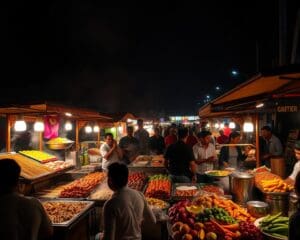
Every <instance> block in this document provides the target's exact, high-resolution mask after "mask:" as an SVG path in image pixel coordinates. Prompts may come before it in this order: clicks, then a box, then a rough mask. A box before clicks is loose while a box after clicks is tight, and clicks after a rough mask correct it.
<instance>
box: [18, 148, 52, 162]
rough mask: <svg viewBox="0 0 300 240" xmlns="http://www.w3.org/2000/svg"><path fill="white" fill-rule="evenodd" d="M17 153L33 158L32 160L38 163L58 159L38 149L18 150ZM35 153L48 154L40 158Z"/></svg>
mask: <svg viewBox="0 0 300 240" xmlns="http://www.w3.org/2000/svg"><path fill="white" fill-rule="evenodd" d="M18 153H19V154H21V155H23V156H25V157H28V158H30V159H33V160H34V161H37V162H38V163H48V162H53V161H56V160H58V159H57V157H56V156H54V155H52V154H50V153H46V152H43V151H38V150H25V151H19V152H18ZM35 154H44V155H45V156H49V158H47V159H44V160H40V159H38V158H37V157H35Z"/></svg>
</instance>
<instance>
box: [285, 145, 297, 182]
mask: <svg viewBox="0 0 300 240" xmlns="http://www.w3.org/2000/svg"><path fill="white" fill-rule="evenodd" d="M294 151H295V157H296V159H297V162H296V163H295V165H294V169H293V172H292V174H291V175H290V176H289V177H288V178H287V179H286V180H285V181H286V182H287V183H289V184H291V185H293V186H294V184H295V180H296V176H297V174H298V173H299V172H300V140H298V141H296V142H295V149H294Z"/></svg>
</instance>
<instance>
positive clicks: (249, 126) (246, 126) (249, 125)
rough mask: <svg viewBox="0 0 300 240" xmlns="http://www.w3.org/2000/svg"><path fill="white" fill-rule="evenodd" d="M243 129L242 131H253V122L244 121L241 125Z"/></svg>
mask: <svg viewBox="0 0 300 240" xmlns="http://www.w3.org/2000/svg"><path fill="white" fill-rule="evenodd" d="M243 130H244V132H253V130H254V126H253V123H251V122H245V123H244V125H243Z"/></svg>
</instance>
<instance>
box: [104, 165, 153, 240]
mask: <svg viewBox="0 0 300 240" xmlns="http://www.w3.org/2000/svg"><path fill="white" fill-rule="evenodd" d="M107 176H108V180H107V183H108V186H109V188H110V189H111V190H113V191H114V194H113V195H112V197H111V199H109V200H107V201H106V202H105V204H104V206H103V230H104V232H103V238H102V240H129V239H130V240H141V239H142V233H141V232H142V229H141V226H142V222H143V221H145V224H147V223H155V222H156V218H155V215H154V214H153V212H152V210H151V209H150V207H149V205H148V203H147V201H146V199H145V197H144V195H143V193H141V192H139V191H136V190H134V189H131V188H129V187H127V182H128V168H127V166H126V165H125V164H122V163H112V164H110V165H109V166H108V175H107Z"/></svg>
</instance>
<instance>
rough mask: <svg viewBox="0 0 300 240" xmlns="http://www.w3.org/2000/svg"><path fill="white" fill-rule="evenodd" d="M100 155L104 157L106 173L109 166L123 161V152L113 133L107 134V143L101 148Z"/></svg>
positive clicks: (103, 162) (103, 167) (103, 163)
mask: <svg viewBox="0 0 300 240" xmlns="http://www.w3.org/2000/svg"><path fill="white" fill-rule="evenodd" d="M100 154H101V156H102V169H103V170H104V171H107V167H108V165H110V164H112V163H114V162H119V161H121V159H122V155H123V154H122V150H121V149H120V147H119V146H118V144H117V142H116V141H115V140H114V137H113V135H112V134H111V133H106V134H105V143H103V144H102V145H101V147H100Z"/></svg>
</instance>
